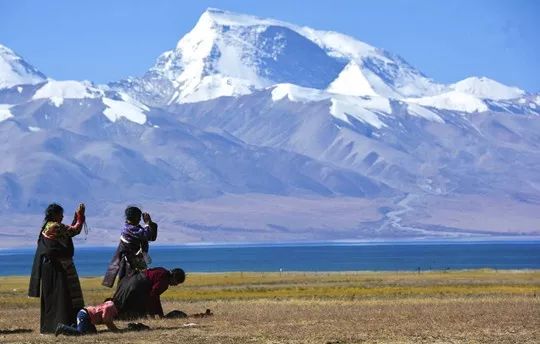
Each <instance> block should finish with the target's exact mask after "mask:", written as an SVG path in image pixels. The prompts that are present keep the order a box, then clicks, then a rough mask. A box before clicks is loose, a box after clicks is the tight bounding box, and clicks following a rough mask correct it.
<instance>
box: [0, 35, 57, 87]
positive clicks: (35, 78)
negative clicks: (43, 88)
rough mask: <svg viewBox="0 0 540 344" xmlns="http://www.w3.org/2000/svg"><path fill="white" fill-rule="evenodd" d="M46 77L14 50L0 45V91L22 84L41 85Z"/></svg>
mask: <svg viewBox="0 0 540 344" xmlns="http://www.w3.org/2000/svg"><path fill="white" fill-rule="evenodd" d="M45 80H46V76H45V75H43V74H42V73H41V72H40V71H38V70H37V69H36V68H35V67H33V66H31V65H30V64H28V63H27V62H26V61H25V60H24V59H23V58H22V57H20V56H19V55H17V54H16V53H14V52H13V50H11V49H9V48H8V47H6V46H4V45H2V44H0V89H3V88H9V87H13V86H16V85H22V84H39V83H40V82H43V81H45Z"/></svg>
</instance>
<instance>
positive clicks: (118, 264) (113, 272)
mask: <svg viewBox="0 0 540 344" xmlns="http://www.w3.org/2000/svg"><path fill="white" fill-rule="evenodd" d="M149 226H150V230H151V232H152V236H151V237H150V239H149V241H155V240H156V239H157V234H158V225H157V223H155V222H150V223H149ZM141 248H142V250H143V251H145V252H148V242H133V243H125V242H123V241H120V243H119V244H118V247H117V249H116V252H115V253H114V255H113V257H112V259H111V261H110V262H109V265H108V266H107V271H106V272H105V276H104V277H103V281H102V282H101V284H102V285H103V286H105V287H109V288H112V287H113V285H114V281H115V279H116V276H118V280H119V281H121V280H122V279H123V278H124V277H125V276H130V275H133V274H135V273H136V272H137V271H136V270H135V269H133V267H132V264H130V262H131V261H132V260H133V259H135V253H136V252H137V251H138V250H139V249H141Z"/></svg>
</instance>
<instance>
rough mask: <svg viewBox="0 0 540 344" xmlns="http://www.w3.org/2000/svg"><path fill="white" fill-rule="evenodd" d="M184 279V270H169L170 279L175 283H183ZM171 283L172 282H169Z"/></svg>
mask: <svg viewBox="0 0 540 344" xmlns="http://www.w3.org/2000/svg"><path fill="white" fill-rule="evenodd" d="M185 280H186V273H185V272H184V270H182V269H179V268H176V269H172V270H171V281H172V282H173V283H175V284H180V283H184V281H185ZM171 284H172V283H171Z"/></svg>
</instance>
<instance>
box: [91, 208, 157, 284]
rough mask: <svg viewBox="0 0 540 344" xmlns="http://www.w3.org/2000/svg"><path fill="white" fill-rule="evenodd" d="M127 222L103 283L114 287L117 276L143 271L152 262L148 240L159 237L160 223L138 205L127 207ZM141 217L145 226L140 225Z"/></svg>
mask: <svg viewBox="0 0 540 344" xmlns="http://www.w3.org/2000/svg"><path fill="white" fill-rule="evenodd" d="M124 213H125V218H126V222H125V224H124V228H123V229H122V233H121V235H120V243H119V244H118V248H117V249H116V252H115V253H114V255H113V257H112V259H111V262H110V263H109V266H108V268H107V272H106V273H105V277H104V278H103V282H102V285H104V286H106V287H109V288H112V286H113V285H114V281H115V279H116V276H118V280H119V281H120V280H122V278H124V277H125V276H130V275H132V274H134V273H136V272H139V271H143V270H144V269H146V268H147V267H148V264H150V257H149V256H148V242H149V241H155V240H156V239H157V232H158V225H157V223H155V222H153V221H152V218H151V217H150V214H148V213H143V212H142V211H141V210H140V209H139V208H137V207H133V206H130V207H127V208H126V210H125V212H124ZM141 217H142V219H143V221H144V224H145V225H144V226H141V225H140V222H141Z"/></svg>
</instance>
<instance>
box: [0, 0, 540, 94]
mask: <svg viewBox="0 0 540 344" xmlns="http://www.w3.org/2000/svg"><path fill="white" fill-rule="evenodd" d="M207 7H216V8H221V9H224V10H230V11H235V12H241V13H247V14H253V15H257V16H261V17H270V18H276V19H280V20H284V21H289V22H292V23H295V24H299V25H306V26H310V27H313V28H316V29H322V30H334V31H339V32H342V33H345V34H348V35H351V36H354V37H356V38H358V39H360V40H362V41H364V42H366V43H369V44H371V45H374V46H376V47H380V48H384V49H386V50H389V51H392V52H394V53H397V54H399V55H401V56H402V57H403V58H405V60H407V61H408V62H409V63H410V64H412V65H413V66H415V67H416V68H418V69H419V70H421V71H422V72H423V73H424V74H426V75H427V76H429V77H431V78H433V79H435V80H436V81H439V82H455V81H458V80H461V79H463V78H466V77H468V76H472V75H477V76H487V77H490V78H493V79H495V80H498V81H500V82H503V83H505V84H508V85H515V86H518V87H521V88H524V89H526V90H528V91H533V92H539V91H540V72H539V70H540V68H539V67H540V43H539V42H540V38H539V37H538V36H539V34H540V24H538V23H537V17H538V16H539V15H540V1H535V0H507V1H499V0H490V1H488V0H475V1H472V0H468V1H463V0H453V1H438V0H422V1H421V0H417V1H404V0H403V1H400V0H394V1H390V0H378V1H361V0H357V1H340V0H332V1H315V0H312V1H294V0H287V1H282V0H273V1H262V0H261V1H247V0H245V1H233V0H231V1H166V0H153V1H150V0H148V1H141V0H115V1H112V0H92V1H72V0H71V1H70V0H48V1H38V0H35V1H27V0H17V1H7V0H0V44H4V45H6V46H8V47H10V48H11V49H13V50H15V51H16V52H17V53H18V54H20V55H22V56H23V57H24V58H25V59H26V60H27V61H28V62H30V63H31V64H33V65H35V66H36V67H37V68H38V69H40V70H41V71H42V72H43V73H45V74H46V75H48V76H50V77H52V78H55V79H60V80H61V79H77V80H80V79H87V80H92V81H95V82H100V83H101V82H107V81H114V80H118V79H121V78H124V77H126V76H129V75H133V76H136V75H140V74H142V73H144V72H145V71H146V70H147V69H148V68H149V67H150V66H152V65H153V63H154V61H155V59H156V57H157V56H158V55H159V54H160V53H162V52H163V51H165V50H169V49H171V48H173V47H174V46H175V44H176V42H177V41H178V40H179V39H180V38H181V37H182V36H183V35H184V34H185V33H187V32H188V31H189V30H190V29H191V28H192V27H193V26H194V25H195V23H196V22H197V19H198V18H199V16H200V15H201V13H202V12H203V11H204V10H205V9H206V8H207Z"/></svg>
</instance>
